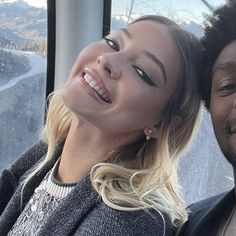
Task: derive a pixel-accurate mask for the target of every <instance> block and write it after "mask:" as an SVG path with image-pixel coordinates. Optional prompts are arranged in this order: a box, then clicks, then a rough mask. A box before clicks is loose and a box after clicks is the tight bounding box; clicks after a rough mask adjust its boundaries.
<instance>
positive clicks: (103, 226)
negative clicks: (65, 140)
mask: <svg viewBox="0 0 236 236" xmlns="http://www.w3.org/2000/svg"><path fill="white" fill-rule="evenodd" d="M62 148H63V145H59V146H58V147H57V149H56V151H55V153H54V157H53V158H52V160H50V161H49V162H48V163H47V164H46V165H45V166H44V167H43V169H42V170H41V171H40V173H38V174H37V175H35V176H34V177H33V178H32V179H31V180H30V182H28V184H27V186H26V187H25V189H24V194H23V207H24V206H25V205H26V203H27V202H28V201H29V199H30V197H31V196H32V194H33V192H34V189H35V188H36V187H37V186H38V185H39V184H40V182H41V181H42V179H43V178H44V176H45V175H46V173H47V172H48V171H49V170H50V169H51V168H52V167H53V165H54V164H55V162H56V160H57V159H58V157H59V156H60V154H61V151H62ZM46 152H47V145H46V144H44V143H43V142H40V143H38V144H36V145H35V146H34V147H33V148H31V149H29V151H27V152H26V153H25V154H23V155H22V156H21V157H20V158H19V159H18V160H17V161H16V162H15V163H14V164H13V165H12V166H11V167H10V168H9V169H6V170H3V172H2V175H1V178H0V235H1V236H4V235H7V233H8V232H9V230H10V229H11V227H12V226H13V225H14V223H15V221H16V219H17V218H18V216H19V215H20V214H21V211H22V209H21V208H20V201H21V189H22V184H21V182H22V176H24V174H25V173H26V171H27V170H29V169H31V168H32V167H33V166H34V165H35V163H37V162H39V161H41V160H42V158H43V157H44V156H45V154H46ZM153 214H154V215H153ZM153 214H152V215H150V214H148V213H146V212H145V211H141V210H140V211H135V212H124V211H118V210H114V209H112V208H110V207H108V206H107V205H106V204H104V203H103V202H102V201H101V199H100V198H99V196H98V194H97V192H96V191H95V190H94V189H93V188H92V186H91V182H90V178H89V176H88V177H87V178H85V179H84V180H82V181H81V182H80V183H78V184H77V185H76V187H75V188H74V190H73V191H72V192H71V193H70V194H69V195H68V196H67V197H66V198H65V199H63V200H62V201H61V202H60V204H59V205H58V206H57V208H56V209H55V210H54V211H53V212H52V214H51V215H50V216H49V218H48V220H47V221H46V223H45V224H43V225H42V226H41V229H40V232H39V234H38V235H46V236H49V235H56V236H66V235H81V236H88V235H103V236H109V235H117V236H118V235H119V236H123V235H124V236H129V235H130V236H131V235H139V236H142V235H150V236H151V235H156V236H163V230H164V224H163V221H162V219H161V216H160V215H159V214H158V213H153ZM165 221H166V223H165V228H166V230H165V235H166V236H169V235H172V233H171V223H170V220H169V218H168V217H166V216H165Z"/></svg>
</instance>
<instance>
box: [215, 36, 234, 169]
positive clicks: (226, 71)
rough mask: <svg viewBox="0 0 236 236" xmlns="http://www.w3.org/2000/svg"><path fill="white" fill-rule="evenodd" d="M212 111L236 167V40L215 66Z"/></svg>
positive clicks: (220, 139)
mask: <svg viewBox="0 0 236 236" xmlns="http://www.w3.org/2000/svg"><path fill="white" fill-rule="evenodd" d="M210 113H211V118H212V122H213V127H214V132H215V135H216V139H217V141H218V144H219V146H220V148H221V150H222V152H223V154H224V155H225V157H226V158H227V159H228V161H229V162H230V163H231V164H232V165H233V167H234V169H235V168H236V40H235V41H233V42H231V43H230V44H228V45H227V46H226V47H225V48H224V49H223V50H222V51H221V53H220V55H219V56H218V58H217V59H216V62H215V64H214V66H213V76H212V89H211V101H210Z"/></svg>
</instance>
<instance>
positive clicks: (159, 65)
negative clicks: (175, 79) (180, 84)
mask: <svg viewBox="0 0 236 236" xmlns="http://www.w3.org/2000/svg"><path fill="white" fill-rule="evenodd" d="M143 53H144V54H145V55H146V56H147V57H148V58H150V59H151V60H152V61H153V62H154V63H155V64H156V65H157V66H158V67H159V68H160V70H161V72H162V74H163V77H164V84H166V70H165V67H164V65H163V63H162V62H161V61H160V60H159V59H158V58H157V57H156V56H154V55H153V54H152V53H150V52H147V51H143Z"/></svg>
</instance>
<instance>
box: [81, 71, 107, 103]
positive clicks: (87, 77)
mask: <svg viewBox="0 0 236 236" xmlns="http://www.w3.org/2000/svg"><path fill="white" fill-rule="evenodd" d="M84 80H85V82H86V83H87V84H88V85H89V86H90V87H91V88H93V89H94V90H95V91H96V92H97V93H98V94H99V95H100V97H102V98H103V100H104V101H105V102H107V103H111V100H110V98H109V97H108V96H107V95H106V93H105V92H104V90H103V89H102V88H101V87H100V86H99V85H98V84H97V82H96V81H95V80H94V79H93V78H92V76H90V75H89V74H87V73H86V74H85V75H84Z"/></svg>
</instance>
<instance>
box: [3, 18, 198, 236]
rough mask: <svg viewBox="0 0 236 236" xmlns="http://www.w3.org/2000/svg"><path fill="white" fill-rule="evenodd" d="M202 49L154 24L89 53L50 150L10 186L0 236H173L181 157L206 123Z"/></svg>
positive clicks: (60, 101)
mask: <svg viewBox="0 0 236 236" xmlns="http://www.w3.org/2000/svg"><path fill="white" fill-rule="evenodd" d="M199 59H200V45H199V42H198V40H196V39H195V38H194V37H193V36H192V35H191V34H189V33H187V32H185V31H183V30H182V29H180V27H178V26H177V25H176V24H175V23H173V22H172V21H170V20H168V19H166V18H164V17H160V16H145V17H141V18H139V19H137V20H136V21H134V22H133V23H131V24H130V25H128V26H127V28H124V29H120V30H118V31H116V32H113V33H111V34H110V35H108V36H107V37H105V38H104V40H102V41H100V42H96V43H94V44H91V45H89V46H88V47H87V48H85V49H84V50H83V51H82V52H81V53H80V55H79V57H78V59H77V60H76V62H75V64H74V66H73V68H72V70H71V73H70V75H69V79H68V82H67V84H66V85H65V87H64V88H63V89H61V90H58V91H56V92H55V93H54V94H53V96H52V98H51V102H50V106H49V110H48V116H47V122H46V125H45V128H44V131H43V140H44V141H43V142H40V143H39V144H37V145H36V146H35V147H33V148H32V149H30V150H29V151H28V152H27V153H26V154H24V155H23V156H22V157H21V158H20V159H19V160H18V161H17V162H16V163H15V164H13V166H12V167H11V168H10V169H9V170H5V171H3V174H2V179H1V188H0V190H1V192H0V194H1V195H0V196H1V203H0V204H1V205H0V209H1V217H0V235H6V234H8V235H23V234H24V235H73V234H75V235H171V230H172V226H173V225H175V226H179V225H182V224H183V223H184V222H185V221H186V219H187V214H186V212H185V209H184V205H183V202H182V200H181V198H180V195H179V187H178V182H177V178H176V164H177V161H178V156H179V155H180V153H181V152H182V151H183V150H184V149H185V148H186V146H187V144H188V143H189V141H190V139H191V136H192V133H193V131H194V129H195V127H196V123H197V120H198V118H199V110H200V100H199V97H198V95H197V85H196V76H198V74H197V72H198V70H197V66H198V65H199Z"/></svg>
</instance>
